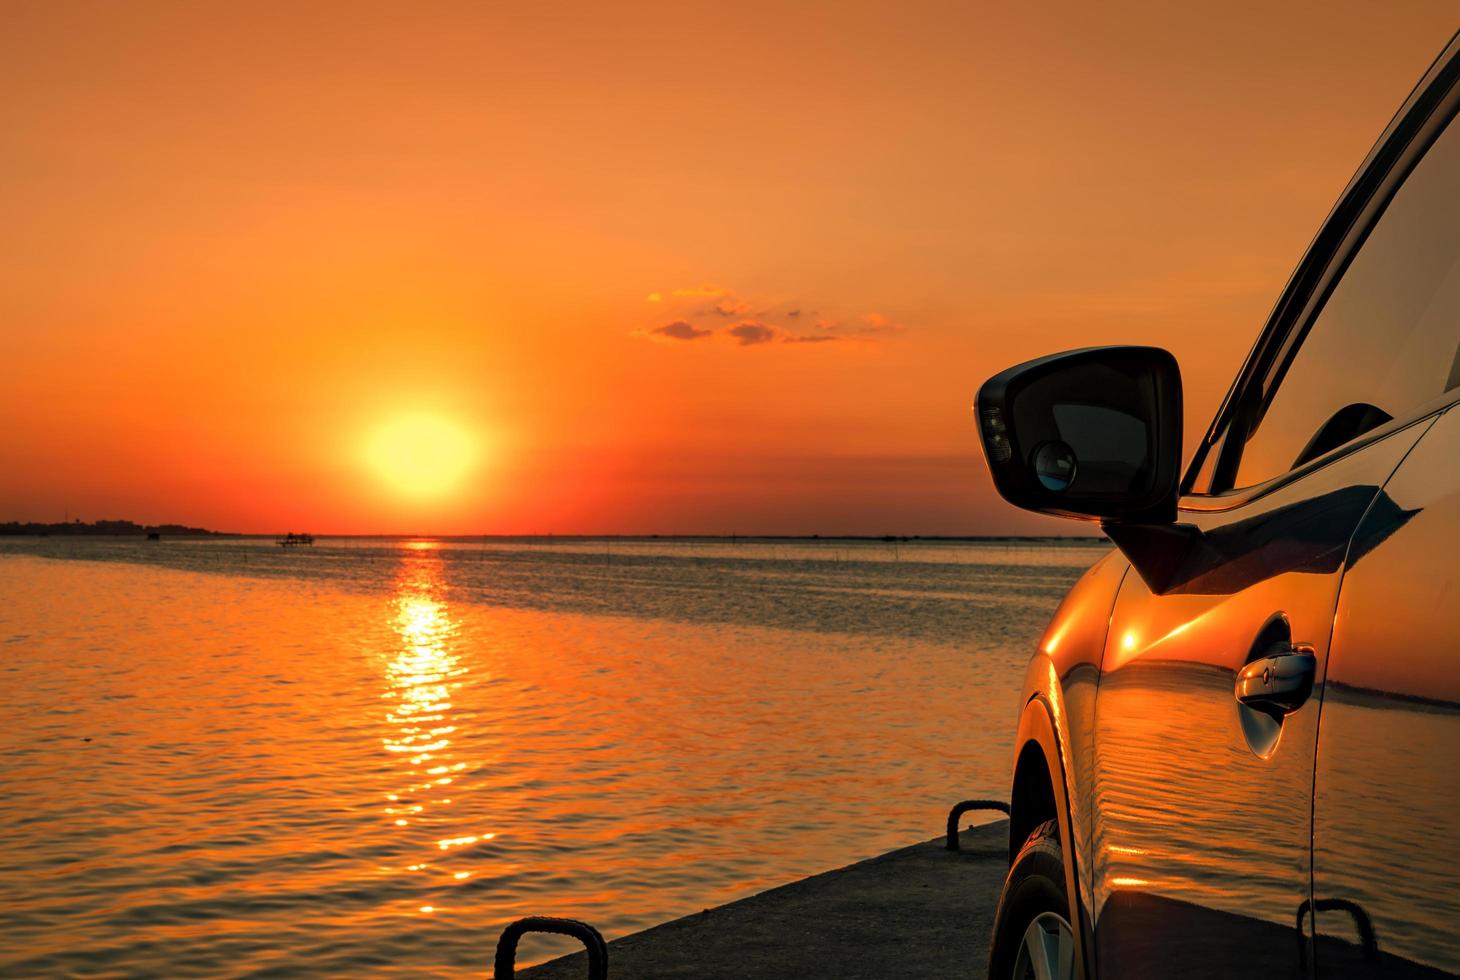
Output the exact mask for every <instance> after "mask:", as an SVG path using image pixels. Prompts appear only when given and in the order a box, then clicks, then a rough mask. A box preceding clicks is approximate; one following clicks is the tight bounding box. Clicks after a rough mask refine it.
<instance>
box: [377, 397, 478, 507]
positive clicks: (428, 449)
mask: <svg viewBox="0 0 1460 980" xmlns="http://www.w3.org/2000/svg"><path fill="white" fill-rule="evenodd" d="M477 454H478V440H477V439H476V437H475V436H474V435H473V434H472V433H471V432H469V431H468V430H467V429H466V428H465V427H463V426H461V425H459V424H458V423H456V422H454V421H452V420H450V419H447V418H443V417H441V416H439V415H432V414H429V413H414V414H410V415H401V416H397V417H396V418H393V419H391V420H389V421H388V422H386V423H385V424H384V425H382V426H381V427H380V428H378V429H376V430H375V432H373V433H372V434H371V436H370V438H369V440H368V441H367V443H366V452H365V458H366V461H367V462H368V464H369V466H370V468H371V469H372V470H373V471H374V472H375V474H376V475H377V476H379V477H380V478H381V480H383V481H384V482H385V484H386V485H387V486H389V487H390V488H391V489H393V490H395V491H397V492H399V493H402V494H405V495H408V496H412V497H419V498H428V497H440V496H442V495H444V494H446V493H448V492H450V491H451V490H453V489H455V488H456V487H457V486H459V485H460V484H461V482H462V480H463V479H464V478H465V477H466V475H467V474H468V473H469V472H470V471H471V470H472V468H473V467H474V466H475V465H476V461H477Z"/></svg>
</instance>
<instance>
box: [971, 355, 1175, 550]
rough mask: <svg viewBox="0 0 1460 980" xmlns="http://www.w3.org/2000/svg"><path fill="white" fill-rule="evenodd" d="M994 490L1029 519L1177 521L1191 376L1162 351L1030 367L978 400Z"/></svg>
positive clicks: (1059, 359) (999, 379)
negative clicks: (1184, 402)
mask: <svg viewBox="0 0 1460 980" xmlns="http://www.w3.org/2000/svg"><path fill="white" fill-rule="evenodd" d="M977 412H978V428H979V434H980V435H981V436H982V438H983V449H984V457H985V458H986V459H987V460H988V464H989V470H990V472H991V473H992V474H993V478H994V487H995V488H996V489H997V490H998V491H999V494H1000V496H1002V497H1003V498H1004V499H1005V500H1007V501H1009V503H1011V504H1014V505H1015V506H1017V507H1022V508H1024V509H1025V510H1032V511H1035V512H1036V513H1040V514H1051V515H1054V516H1056V517H1070V518H1074V519H1076V520H1084V521H1100V522H1102V523H1107V524H1167V523H1171V522H1172V521H1174V520H1175V519H1176V496H1177V483H1178V481H1179V478H1180V468H1181V370H1180V368H1178V367H1177V364H1176V358H1174V357H1172V356H1171V355H1170V354H1169V353H1167V352H1166V351H1164V350H1162V349H1160V348H1159V347H1090V348H1086V349H1084V350H1075V351H1067V352H1066V353H1063V354H1052V355H1050V356H1049V357H1041V358H1039V359H1038V360H1034V361H1028V362H1026V363H1024V364H1020V365H1018V366H1017V367H1011V368H1009V369H1008V370H1006V371H1002V372H1000V373H999V374H996V375H994V376H993V377H992V378H990V379H989V380H988V381H986V382H984V384H983V387H982V388H980V389H979V392H978V403H977Z"/></svg>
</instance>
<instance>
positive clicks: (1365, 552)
mask: <svg viewBox="0 0 1460 980" xmlns="http://www.w3.org/2000/svg"><path fill="white" fill-rule="evenodd" d="M1452 103H1453V100H1452ZM1453 111H1454V110H1453V108H1452V109H1451V112H1452V113H1453ZM1369 252H1383V253H1386V254H1385V255H1384V257H1383V261H1374V262H1367V263H1366V261H1365V260H1366V257H1367V253H1369ZM1351 284H1352V288H1349V289H1348V301H1349V302H1350V305H1351V306H1353V307H1354V308H1355V309H1358V310H1361V311H1362V312H1363V314H1364V315H1366V316H1369V317H1372V318H1375V319H1376V320H1377V321H1378V322H1380V323H1381V324H1382V325H1383V331H1384V333H1385V334H1386V335H1387V336H1388V338H1389V339H1390V342H1391V343H1400V342H1401V341H1402V339H1403V338H1409V337H1413V336H1416V335H1419V334H1424V333H1428V334H1431V335H1433V336H1435V337H1436V338H1438V340H1437V341H1436V342H1435V343H1434V344H1431V345H1429V347H1431V348H1433V349H1434V361H1435V362H1434V363H1433V364H1431V365H1429V366H1428V369H1427V370H1426V371H1423V372H1418V371H1417V372H1415V373H1414V376H1413V384H1414V385H1415V386H1416V388H1418V389H1420V390H1421V391H1424V390H1428V389H1429V388H1431V387H1433V386H1434V384H1435V383H1436V381H1437V380H1438V379H1439V378H1440V377H1441V376H1442V375H1444V376H1445V381H1444V383H1443V387H1444V389H1445V393H1444V394H1443V395H1442V396H1441V397H1440V401H1441V402H1444V401H1453V400H1454V399H1455V398H1456V397H1457V395H1460V356H1457V354H1456V352H1455V348H1456V345H1457V343H1460V125H1457V124H1456V123H1454V122H1451V123H1450V124H1449V125H1448V127H1447V128H1446V129H1445V130H1444V131H1443V132H1442V133H1441V134H1440V135H1439V136H1438V138H1437V139H1436V140H1435V141H1434V143H1433V145H1432V146H1431V147H1430V148H1429V149H1428V152H1426V154H1425V156H1424V158H1423V160H1422V161H1421V162H1420V163H1419V165H1418V166H1416V167H1415V169H1414V172H1413V173H1412V174H1411V175H1410V176H1409V178H1408V180H1407V181H1406V183H1405V186H1404V190H1403V191H1402V192H1401V195H1400V196H1398V197H1396V198H1395V203H1394V205H1391V207H1390V209H1389V211H1388V212H1387V213H1386V215H1385V217H1384V219H1383V221H1382V222H1381V224H1380V225H1379V227H1378V228H1376V230H1375V233H1374V235H1372V236H1371V237H1370V241H1369V243H1368V244H1367V245H1366V246H1365V249H1364V254H1361V255H1360V256H1359V259H1358V260H1357V261H1356V262H1355V263H1354V266H1353V268H1352V269H1351V270H1350V271H1349V273H1348V274H1346V275H1345V278H1344V284H1343V287H1341V289H1343V288H1347V287H1350V285H1351ZM1356 297H1362V303H1359V302H1356V301H1355V299H1354V298H1356ZM1342 299H1345V297H1343V296H1340V294H1339V293H1338V292H1336V293H1335V300H1342ZM1446 345H1448V347H1449V354H1448V356H1446V354H1445V350H1444V348H1445V346H1446ZM1347 565H1348V571H1347V572H1346V574H1345V575H1344V581H1343V586H1342V590H1341V592H1340V594H1339V603H1338V608H1337V612H1336V616H1335V620H1334V627H1333V639H1332V652H1331V654H1330V657H1329V664H1328V674H1327V679H1326V683H1325V685H1324V689H1323V693H1322V699H1323V700H1322V710H1321V718H1322V721H1321V725H1320V737H1319V744H1318V758H1317V770H1316V773H1315V798H1314V827H1313V850H1314V853H1313V902H1312V907H1311V908H1310V909H1309V910H1308V911H1307V914H1306V916H1305V918H1306V919H1307V921H1309V922H1311V923H1312V924H1313V929H1314V932H1315V935H1316V937H1317V939H1316V947H1317V948H1316V950H1315V959H1316V962H1317V971H1318V975H1319V976H1321V977H1435V976H1455V975H1460V870H1457V858H1460V624H1457V618H1456V616H1457V606H1456V603H1457V601H1460V581H1457V578H1460V575H1457V573H1460V411H1457V410H1456V409H1455V408H1454V407H1450V408H1448V409H1446V410H1445V411H1444V414H1443V415H1442V416H1440V417H1439V419H1438V421H1436V422H1435V423H1434V425H1433V428H1432V429H1431V430H1430V431H1429V432H1428V433H1426V435H1425V436H1424V438H1423V439H1422V440H1421V441H1420V442H1419V444H1418V445H1417V446H1416V447H1415V449H1414V451H1413V452H1411V453H1410V454H1409V455H1408V456H1407V457H1406V458H1405V460H1404V463H1403V465H1402V466H1401V467H1400V469H1399V471H1398V472H1397V473H1396V474H1395V476H1394V478H1393V479H1391V480H1390V481H1389V483H1388V484H1387V485H1386V486H1385V494H1384V506H1383V507H1378V506H1376V507H1374V508H1373V509H1371V511H1370V512H1369V513H1368V514H1367V515H1366V516H1365V518H1364V521H1363V523H1362V525H1361V526H1360V528H1359V531H1358V535H1357V537H1356V538H1355V540H1354V542H1353V544H1352V546H1351V547H1350V551H1349V556H1348V559H1347Z"/></svg>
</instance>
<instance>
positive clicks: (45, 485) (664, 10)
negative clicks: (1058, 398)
mask: <svg viewBox="0 0 1460 980" xmlns="http://www.w3.org/2000/svg"><path fill="white" fill-rule="evenodd" d="M1014 6H1015V5H1011V4H1002V3H997V4H996V3H990V4H976V3H957V4H919V3H909V2H899V3H885V4H861V3H835V4H825V5H816V6H812V5H795V4H785V3H767V4H752V3H733V4H727V3H713V4H696V3H686V2H683V0H675V2H672V3H664V4H658V5H632V6H629V5H617V4H603V3H597V2H579V3H571V4H556V5H555V4H467V3H463V4H446V3H420V4H406V3H400V4H359V3H341V4H325V3H278V4H236V5H227V6H226V7H225V6H224V5H218V4H196V3H179V4H175V5H164V4H143V3H136V4H132V3H128V4H105V3H86V4H82V3H10V4H6V5H5V6H4V7H3V8H0V53H3V57H0V86H3V91H4V93H5V94H4V95H3V97H0V141H3V153H0V176H3V180H0V213H3V215H4V225H5V234H4V235H3V236H0V331H3V339H4V366H5V367H4V370H5V374H4V377H5V380H4V383H3V384H0V432H3V438H0V521H3V520H60V519H61V518H62V515H63V513H67V512H69V514H70V515H71V516H73V517H75V516H80V517H82V518H83V519H85V520H93V519H98V518H130V519H133V520H137V521H142V522H159V521H178V522H183V523H188V524H198V525H204V526H208V527H214V528H222V529H229V530H241V531H257V532H275V531H283V530H285V529H290V528H292V529H296V530H310V531H314V532H316V533H339V532H370V533H375V532H430V533H505V534H517V533H524V534H535V533H549V532H552V533H559V534H567V533H629V534H633V533H665V534H669V533H710V534H729V533H732V532H735V533H739V534H752V533H806V534H810V533H820V534H824V535H825V534H836V533H855V534H883V533H899V534H969V533H974V534H987V533H1004V532H1019V533H1023V532H1031V531H1038V532H1054V533H1071V532H1078V531H1079V530H1080V528H1078V527H1077V526H1076V525H1071V524H1063V523H1059V522H1051V521H1046V520H1043V519H1039V518H1034V517H1032V516H1028V515H1023V514H1020V513H1017V512H1015V511H1013V510H1012V509H1011V508H1009V507H1007V506H1006V505H1004V504H1002V503H1001V502H999V501H998V500H997V499H996V498H995V497H994V495H993V491H992V488H991V487H990V485H989V481H988V478H987V475H986V473H985V471H984V467H983V463H982V461H981V460H980V458H979V455H978V445H977V437H976V433H975V431H974V428H973V425H972V421H971V413H970V411H969V406H970V404H971V401H972V395H973V392H974V391H975V390H976V388H977V386H978V384H979V383H980V382H981V381H982V380H983V379H984V378H985V377H987V376H988V375H989V374H991V373H993V372H994V371H996V370H998V369H1000V368H1002V367H1005V366H1007V365H1008V364H1011V363H1013V362H1016V361H1019V360H1023V359H1026V358H1029V357H1033V356H1037V355H1040V354H1044V353H1049V352H1051V351H1054V350H1059V349H1063V348H1069V347H1079V346H1087V345H1091V344H1102V343H1125V342H1135V343H1152V344H1158V345H1161V346H1165V347H1167V348H1169V349H1170V350H1172V351H1173V352H1174V353H1175V354H1176V355H1177V357H1178V359H1179V360H1180V362H1181V366H1182V370H1183V372H1184V375H1185V378H1186V384H1187V392H1188V402H1187V415H1188V444H1189V443H1190V441H1191V439H1194V438H1195V436H1196V435H1197V434H1198V433H1199V432H1200V431H1201V430H1203V429H1204V428H1205V426H1206V424H1207V422H1208V421H1209V419H1210V416H1211V414H1212V412H1213V411H1214V409H1215V407H1216V403H1217V401H1218V400H1219V399H1220V397H1221V395H1222V393H1223V392H1224V391H1225V388H1226V385H1227V383H1228V381H1229V380H1230V378H1231V376H1232V374H1233V372H1234V371H1235V370H1236V368H1237V366H1238V365H1239V363H1240V361H1241V359H1242V357H1243V355H1244V354H1245V353H1246V351H1247V349H1248V347H1249V346H1250V345H1251V343H1252V341H1253V339H1254V338H1255V335H1256V332H1257V330H1258V329H1259V328H1260V326H1261V324H1262V321H1263V318H1264V317H1265V315H1266V314H1267V312H1268V310H1269V309H1270V307H1271V305H1272V303H1273V301H1274V299H1275V298H1276V296H1277V293H1278V291H1279V289H1280V288H1281V287H1282V284H1283V282H1284V281H1285V279H1286V277H1287V275H1288V273H1289V272H1290V271H1291V269H1292V267H1293V265H1294V264H1295V263H1296V261H1297V259H1298V258H1299V256H1300V254H1301V252H1302V249H1303V247H1304V246H1305V245H1306V243H1307V242H1308V240H1309V238H1310V237H1311V236H1312V234H1313V233H1314V232H1315V231H1316V230H1317V227H1318V224H1319V222H1320V221H1321V219H1322V218H1323V216H1324V214H1325V213H1326V212H1327V210H1328V208H1329V207H1330V206H1331V205H1332V204H1333V202H1334V200H1335V198H1336V196H1337V194H1338V192H1339V191H1340V189H1341V188H1342V187H1343V185H1344V183H1345V182H1346V181H1347V179H1348V178H1349V176H1350V175H1351V174H1352V172H1353V170H1354V168H1355V167H1356V166H1357V165H1358V163H1359V162H1360V160H1361V159H1362V157H1363V156H1364V154H1365V152H1367V150H1368V148H1369V146H1370V145H1371V143H1372V142H1373V140H1374V139H1375V137H1377V136H1378V134H1379V132H1380V130H1381V129H1382V128H1383V126H1384V125H1385V124H1386V122H1387V121H1388V119H1389V117H1390V116H1391V115H1392V113H1393V112H1394V110H1395V109H1396V108H1397V107H1398V105H1399V103H1400V102H1401V101H1402V100H1403V98H1404V96H1405V95H1406V94H1407V93H1408V91H1409V89H1410V87H1411V86H1412V85H1413V84H1414V83H1415V81H1417V80H1418V78H1419V77H1420V75H1421V74H1422V73H1423V71H1424V69H1425V68H1426V66H1427V65H1428V64H1429V62H1430V60H1431V59H1432V58H1433V57H1434V56H1435V55H1436V54H1438V53H1439V51H1440V49H1441V48H1442V47H1443V46H1444V44H1445V43H1446V41H1448V39H1449V37H1450V35H1451V34H1452V33H1453V31H1454V30H1455V28H1456V27H1457V26H1460V25H1457V23H1456V18H1455V8H1454V5H1453V2H1435V3H1409V4H1374V3H1354V4H1334V3H1322V4H1312V5H1291V6H1288V5H1282V7H1283V9H1279V5H1273V4H1266V3H1264V4H1251V5H1245V6H1236V5H1231V4H1224V5H1221V6H1220V7H1210V8H1206V9H1205V10H1204V12H1200V13H1199V12H1197V10H1196V8H1194V7H1193V8H1192V9H1191V10H1189V11H1188V10H1186V9H1185V5H1170V6H1169V9H1168V6H1167V5H1155V4H1152V5H1148V6H1141V7H1136V6H1120V7H1111V6H1108V5H1099V6H1098V7H1097V6H1096V5H1092V4H1065V5H1054V4H1051V5H1043V7H1042V9H1040V10H1037V11H1036V10H1032V9H1031V10H1029V11H1026V12H1017V11H1013V10H1011V9H1010V8H1012V7H1014ZM1027 6H1030V7H1032V6H1033V5H1027Z"/></svg>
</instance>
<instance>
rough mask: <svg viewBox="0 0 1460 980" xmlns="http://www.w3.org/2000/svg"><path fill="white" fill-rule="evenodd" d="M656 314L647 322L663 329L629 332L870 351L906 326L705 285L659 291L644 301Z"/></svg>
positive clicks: (814, 302) (653, 336) (798, 299)
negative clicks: (862, 347) (831, 344)
mask: <svg viewBox="0 0 1460 980" xmlns="http://www.w3.org/2000/svg"><path fill="white" fill-rule="evenodd" d="M645 299H646V300H647V301H648V303H649V304H651V306H652V307H653V308H654V309H655V310H656V311H657V312H656V313H654V314H651V322H658V323H661V324H666V325H665V326H660V327H653V328H647V327H646V328H639V329H636V330H634V331H633V334H634V335H635V336H638V337H642V338H647V339H650V340H660V341H663V340H674V341H681V340H683V341H690V340H704V339H706V338H709V339H710V341H711V343H715V340H714V338H718V337H723V338H727V339H728V340H729V341H732V342H733V344H734V346H738V347H759V346H762V345H765V344H817V345H821V344H828V343H830V342H832V341H842V342H843V343H842V344H839V345H837V346H845V347H853V346H864V347H865V346H870V345H875V344H880V343H883V342H884V341H888V340H891V339H892V338H894V337H896V336H899V335H901V334H903V333H905V332H906V331H907V327H906V326H904V325H903V324H902V323H899V322H897V321H896V320H894V319H892V318H891V317H888V316H885V315H883V314H881V313H876V312H871V311H867V309H866V307H862V308H861V309H862V311H863V312H858V311H856V310H855V308H853V309H848V308H846V307H840V308H839V307H837V306H836V305H834V304H826V303H823V302H821V301H819V300H809V299H807V298H805V297H798V296H795V295H794V294H792V295H791V297H790V298H786V297H784V296H783V297H775V296H747V295H742V294H740V293H738V292H736V291H735V290H733V289H727V288H725V287H723V286H716V285H713V284H710V283H706V284H703V285H699V286H688V287H681V288H678V289H665V288H662V287H661V288H659V289H657V290H655V291H653V292H651V293H648V294H647V295H646V296H645Z"/></svg>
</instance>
